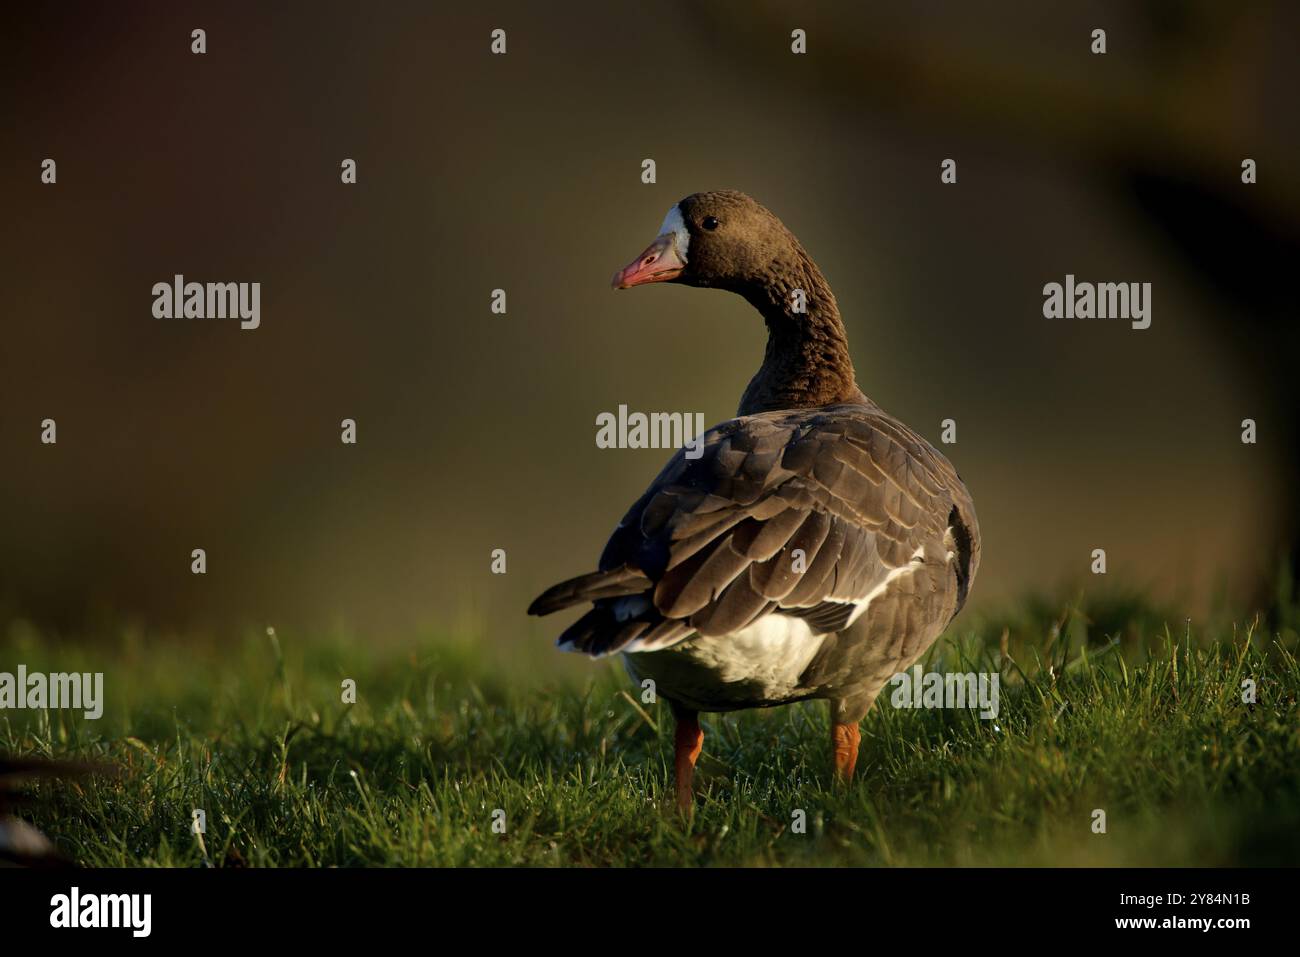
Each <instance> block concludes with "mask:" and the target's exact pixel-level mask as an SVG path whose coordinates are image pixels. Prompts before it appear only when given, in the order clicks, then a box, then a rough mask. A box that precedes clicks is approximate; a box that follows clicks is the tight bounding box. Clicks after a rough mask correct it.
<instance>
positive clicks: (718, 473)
mask: <svg viewBox="0 0 1300 957" xmlns="http://www.w3.org/2000/svg"><path fill="white" fill-rule="evenodd" d="M661 282H668V283H679V284H683V285H687V286H697V287H700V288H705V289H723V290H727V291H729V292H733V293H737V294H739V295H740V296H743V297H744V298H745V300H746V301H747V302H749V303H750V304H751V305H752V306H753V307H754V308H755V309H756V310H758V312H759V313H760V314H761V315H762V317H763V320H764V322H765V323H766V325H767V348H766V351H765V353H764V356H763V362H762V364H761V366H760V367H759V369H758V372H757V373H756V374H755V375H754V377H753V378H752V379H751V380H750V382H749V385H748V387H747V388H746V389H745V391H744V393H743V395H742V396H741V399H740V406H739V408H738V410H737V413H736V417H735V418H733V419H729V420H727V421H725V422H722V423H721V424H719V425H716V426H714V427H713V428H711V429H709V430H707V432H706V433H705V434H704V436H703V443H702V450H701V448H700V446H699V445H698V444H695V443H692V444H693V445H694V448H693V449H692V450H691V451H692V454H691V455H688V454H686V453H687V449H685V448H683V449H678V450H677V452H676V453H675V454H674V455H673V456H672V458H671V459H670V460H669V461H668V464H667V465H666V466H665V467H664V468H663V471H661V472H660V473H659V475H658V477H657V478H655V480H654V481H653V482H651V483H650V487H649V488H647V489H646V491H645V494H643V495H642V496H641V497H640V498H639V499H637V501H636V502H635V504H633V505H632V507H631V508H630V509H629V510H628V512H627V514H626V515H625V516H624V517H623V520H622V521H621V522H619V523H618V526H617V527H616V528H615V529H614V532H613V534H612V535H611V536H610V539H609V542H608V543H607V544H606V546H605V549H604V552H603V553H602V554H601V556H600V561H599V563H598V567H597V570H596V571H593V572H589V573H587V574H584V575H579V576H577V577H576V578H571V579H569V580H567V581H564V582H561V583H560V584H558V585H555V586H553V587H551V588H549V589H547V590H546V591H545V592H543V593H542V594H541V595H540V596H539V597H538V598H537V599H536V600H534V601H533V602H532V604H531V605H530V606H529V608H528V612H529V614H533V615H548V614H550V613H552V612H555V611H559V610H561V609H564V608H569V607H572V606H574V605H582V604H586V603H590V604H591V607H590V609H588V610H587V611H586V613H585V614H583V615H582V616H581V617H580V618H579V619H578V620H577V621H576V622H575V623H574V624H572V625H571V626H569V627H568V628H567V629H566V630H565V631H564V632H563V634H561V635H560V637H559V639H558V642H557V643H558V645H559V646H560V648H562V649H565V650H569V651H574V652H578V653H580V654H584V655H588V656H590V657H591V658H603V657H605V656H608V655H613V654H621V655H622V656H623V661H624V665H625V667H626V670H627V672H628V674H629V675H630V677H631V678H632V680H633V681H635V682H637V683H638V684H644V682H645V681H647V680H649V681H653V682H654V685H653V687H654V689H655V693H656V695H658V696H660V697H662V698H663V699H665V700H666V701H667V702H668V704H669V706H670V708H671V710H672V713H673V716H674V719H675V722H676V726H675V731H674V750H675V756H674V775H675V797H676V803H677V806H678V808H679V809H680V810H681V811H682V812H683V813H687V814H689V813H690V812H691V811H692V809H693V805H694V801H693V778H694V772H695V766H696V762H697V760H698V759H699V756H700V753H701V751H702V749H703V744H704V733H703V731H702V729H701V727H700V723H699V715H700V713H701V712H705V713H713V712H729V711H736V710H741V709H747V708H767V707H773V706H777V705H785V704H791V703H794V702H798V701H804V700H808V699H825V700H826V701H828V702H829V706H830V717H831V740H830V750H831V759H832V764H833V773H834V777H835V779H836V780H837V781H839V782H844V783H847V782H849V781H851V780H852V779H853V774H854V769H855V766H856V762H857V756H858V750H859V744H860V732H859V722H860V721H861V720H862V718H863V717H865V716H866V714H867V712H868V711H869V710H870V708H871V706H872V704H873V703H874V702H875V700H876V696H877V695H878V694H879V693H880V690H881V689H882V687H883V686H884V685H885V684H886V683H887V682H888V681H889V679H890V678H891V677H892V676H894V675H895V674H898V673H899V672H901V671H903V670H905V669H907V668H908V667H910V666H911V665H912V663H913V662H915V661H916V660H917V659H918V658H919V657H920V656H921V655H922V654H923V653H924V652H925V651H926V649H927V648H929V647H930V645H931V644H933V643H934V641H935V640H936V639H937V638H938V637H939V635H940V634H941V633H942V632H943V630H944V629H945V628H946V627H947V626H948V624H949V622H951V621H952V619H953V618H954V617H955V616H956V614H957V612H958V611H959V610H960V609H961V608H962V606H963V604H964V603H965V601H966V598H967V596H968V595H969V594H970V589H971V585H972V583H973V582H974V580H975V573H976V570H977V569H978V567H979V559H980V536H979V526H978V524H977V523H976V518H975V509H974V505H973V503H972V501H971V496H970V493H969V492H968V491H967V489H966V486H965V485H964V484H963V483H962V480H961V479H960V477H958V475H957V472H956V470H955V469H954V468H953V466H952V465H951V464H950V463H949V461H948V459H947V458H945V457H944V456H943V455H942V454H941V453H940V452H939V451H938V450H936V449H935V448H934V447H933V446H931V445H930V444H929V443H928V442H927V441H926V440H925V439H923V438H922V437H921V436H920V435H918V434H917V433H916V432H914V431H913V430H912V429H910V428H908V427H907V426H906V425H904V424H903V423H902V422H900V421H899V420H898V419H896V418H894V417H893V416H891V415H889V414H888V413H886V412H885V411H884V410H883V409H881V408H880V406H878V405H876V403H875V402H873V401H872V400H871V399H869V398H867V396H866V395H865V394H863V392H862V390H861V389H859V388H858V385H857V381H856V375H855V372H854V368H853V362H852V359H851V358H850V356H849V350H848V341H847V336H846V334H845V330H844V324H843V322H842V321H841V319H840V312H839V308H838V306H837V305H836V301H835V296H834V295H833V294H832V293H831V289H830V286H829V285H828V284H827V282H826V279H825V277H824V276H823V275H822V273H821V271H820V270H819V269H818V268H817V266H816V264H814V262H813V260H812V258H811V257H810V256H809V255H808V253H807V252H805V250H804V248H803V246H802V245H800V243H799V241H798V240H797V239H796V238H795V237H794V236H793V235H792V234H791V233H790V231H789V230H788V229H786V227H785V226H784V225H783V224H782V222H781V221H780V220H779V219H778V218H777V217H776V216H775V215H774V214H773V213H772V212H770V211H769V210H768V209H766V208H765V207H763V206H762V205H760V204H759V203H758V202H756V201H755V200H753V199H751V198H750V197H749V196H747V195H745V194H744V193H741V192H738V191H735V190H720V191H714V192H703V193H695V194H693V195H691V196H687V197H686V198H685V199H683V200H681V201H680V202H678V203H677V204H676V205H675V206H673V207H672V208H671V209H670V210H669V211H668V214H667V216H666V217H665V218H664V222H663V226H662V227H661V229H660V231H659V235H658V237H657V238H656V239H655V241H654V242H653V243H651V244H650V246H649V247H648V248H647V249H646V250H645V251H644V252H643V253H641V255H640V256H638V257H637V258H636V259H634V260H632V262H631V263H629V264H628V265H627V266H626V267H624V268H623V269H621V270H619V271H618V272H617V273H616V274H615V275H614V279H613V286H614V288H615V289H630V288H632V287H635V286H641V285H647V284H650V283H661Z"/></svg>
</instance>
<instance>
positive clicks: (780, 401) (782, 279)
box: [737, 242, 866, 415]
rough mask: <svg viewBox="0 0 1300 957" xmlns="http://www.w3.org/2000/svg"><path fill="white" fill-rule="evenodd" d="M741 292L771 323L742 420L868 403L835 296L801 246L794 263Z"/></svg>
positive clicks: (778, 266) (782, 263)
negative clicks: (800, 307) (802, 299)
mask: <svg viewBox="0 0 1300 957" xmlns="http://www.w3.org/2000/svg"><path fill="white" fill-rule="evenodd" d="M797 289H802V290H803V292H804V294H805V295H806V304H805V307H804V308H805V310H806V311H805V312H803V313H800V312H798V311H797V308H796V302H795V298H794V296H793V293H794V291H795V290H797ZM737 292H739V293H740V294H741V295H743V296H744V297H745V298H746V299H747V300H748V301H749V303H750V304H751V305H752V306H753V307H754V308H755V309H757V310H758V311H759V312H760V313H762V314H763V320H764V321H765V322H766V323H767V351H766V353H765V354H764V356H763V364H762V365H761V366H760V367H759V369H758V372H757V373H755V375H754V378H753V379H751V380H750V382H749V387H748V388H746V389H745V394H744V395H743V396H741V398H740V409H739V410H738V412H737V414H738V415H752V414H754V413H756V412H770V411H774V410H777V409H807V408H814V407H817V406H823V405H834V404H836V403H837V402H864V401H866V397H865V396H864V395H863V394H862V391H861V390H860V389H859V388H858V386H857V383H856V381H854V375H853V360H852V359H851V358H849V344H848V338H847V336H846V335H845V333H844V323H843V322H841V321H840V310H839V307H838V306H837V305H836V304H835V296H834V295H833V294H832V293H831V287H830V286H829V285H828V284H827V282H826V279H825V277H823V276H822V274H821V270H819V269H818V268H817V265H816V264H815V263H814V262H813V261H812V259H811V258H810V257H809V256H808V254H807V253H806V252H804V250H803V248H802V247H800V246H799V245H798V243H797V242H795V243H794V244H793V249H792V253H791V255H790V256H789V257H788V258H786V259H784V260H778V261H776V262H774V263H773V264H772V265H771V267H770V268H769V270H768V271H767V272H766V273H765V274H764V275H763V276H760V277H757V278H756V279H755V280H754V281H753V282H752V283H750V284H748V285H747V286H746V287H745V288H743V289H738V290H737Z"/></svg>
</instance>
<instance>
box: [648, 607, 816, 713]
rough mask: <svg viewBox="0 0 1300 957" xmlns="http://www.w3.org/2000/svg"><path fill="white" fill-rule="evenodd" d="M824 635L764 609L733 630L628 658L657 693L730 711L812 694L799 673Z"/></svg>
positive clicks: (699, 707) (697, 706) (799, 621)
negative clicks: (652, 682) (800, 679)
mask: <svg viewBox="0 0 1300 957" xmlns="http://www.w3.org/2000/svg"><path fill="white" fill-rule="evenodd" d="M825 638H826V636H825V635H814V634H813V633H812V630H811V629H810V628H809V627H808V624H807V622H805V621H804V620H803V619H801V618H792V617H790V616H789V615H765V616H764V617H762V618H760V619H759V620H758V621H756V622H755V623H754V624H752V625H750V626H749V627H747V628H743V629H741V630H740V631H738V632H735V633H734V634H730V635H725V636H722V637H717V638H707V637H704V636H702V635H701V636H697V637H695V638H691V639H690V640H688V641H683V642H681V643H680V644H677V645H673V646H672V647H671V648H667V649H665V650H663V651H648V652H636V653H632V654H625V655H624V656H623V663H624V664H625V665H626V666H627V671H628V674H630V675H631V676H632V680H633V681H636V682H637V683H638V684H640V683H642V682H643V681H645V680H646V679H650V680H652V681H654V683H655V690H656V693H657V694H662V695H664V696H665V697H667V698H670V699H672V700H674V701H677V702H680V703H681V704H683V705H686V706H687V707H689V708H694V709H696V710H699V711H731V710H735V709H737V708H754V707H762V706H763V705H771V704H782V703H784V702H787V701H797V700H799V699H801V698H806V697H808V696H809V694H810V691H811V689H809V688H805V687H803V686H802V685H801V684H800V682H799V678H800V676H801V675H802V674H803V673H804V672H805V671H806V670H807V668H808V665H809V664H810V663H811V662H812V660H813V657H814V656H815V655H816V654H817V651H818V649H820V648H821V646H822V642H823V641H824V640H825Z"/></svg>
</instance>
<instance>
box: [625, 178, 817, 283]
mask: <svg viewBox="0 0 1300 957" xmlns="http://www.w3.org/2000/svg"><path fill="white" fill-rule="evenodd" d="M801 255H802V250H801V249H799V248H798V243H797V242H796V241H795V239H794V237H793V236H792V235H790V232H789V231H788V230H787V229H786V228H785V226H784V225H783V224H782V223H781V221H780V220H779V219H777V218H776V216H775V215H773V214H772V213H771V212H770V211H769V210H768V209H767V208H766V207H764V206H762V205H760V204H759V203H757V202H755V201H754V200H753V199H751V198H750V197H748V196H746V195H745V194H744V193H741V192H738V191H736V190H717V191H714V192H708V193H694V194H692V195H690V196H687V197H686V198H685V199H683V200H682V201H681V202H679V203H677V204H676V205H674V206H673V207H672V208H671V209H670V210H668V215H667V216H665V217H664V222H663V225H662V226H660V227H659V235H658V236H657V237H655V241H654V242H652V243H651V244H650V245H649V246H647V247H646V249H645V251H644V252H642V253H641V254H640V255H639V256H637V257H636V258H635V259H633V260H632V261H631V262H630V263H628V264H627V265H626V266H624V267H623V268H622V269H620V270H619V271H618V272H616V273H615V274H614V279H613V282H612V285H613V287H614V288H615V289H630V288H632V287H633V286H642V285H645V284H647V283H652V282H674V283H680V284H682V285H686V286H700V287H705V288H718V289H728V290H732V291H734V292H742V293H743V292H745V291H746V287H747V286H749V285H753V284H762V283H764V282H766V281H768V279H769V278H770V276H771V275H772V273H773V272H774V271H776V270H779V269H780V267H781V266H782V265H783V264H793V263H794V262H796V261H797V260H798V259H799V258H801Z"/></svg>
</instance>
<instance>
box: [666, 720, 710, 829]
mask: <svg viewBox="0 0 1300 957" xmlns="http://www.w3.org/2000/svg"><path fill="white" fill-rule="evenodd" d="M673 741H674V744H675V745H676V751H677V755H676V759H675V760H674V762H673V770H674V772H675V775H676V782H677V809H678V810H679V811H681V812H682V813H683V814H690V813H691V805H692V792H691V782H692V781H693V780H694V778H695V762H696V760H698V759H699V756H700V751H702V750H703V749H704V730H703V729H702V728H701V727H700V719H699V715H698V714H697V713H696V712H694V711H683V712H681V713H679V714H677V730H676V732H675V733H674V735H673Z"/></svg>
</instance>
